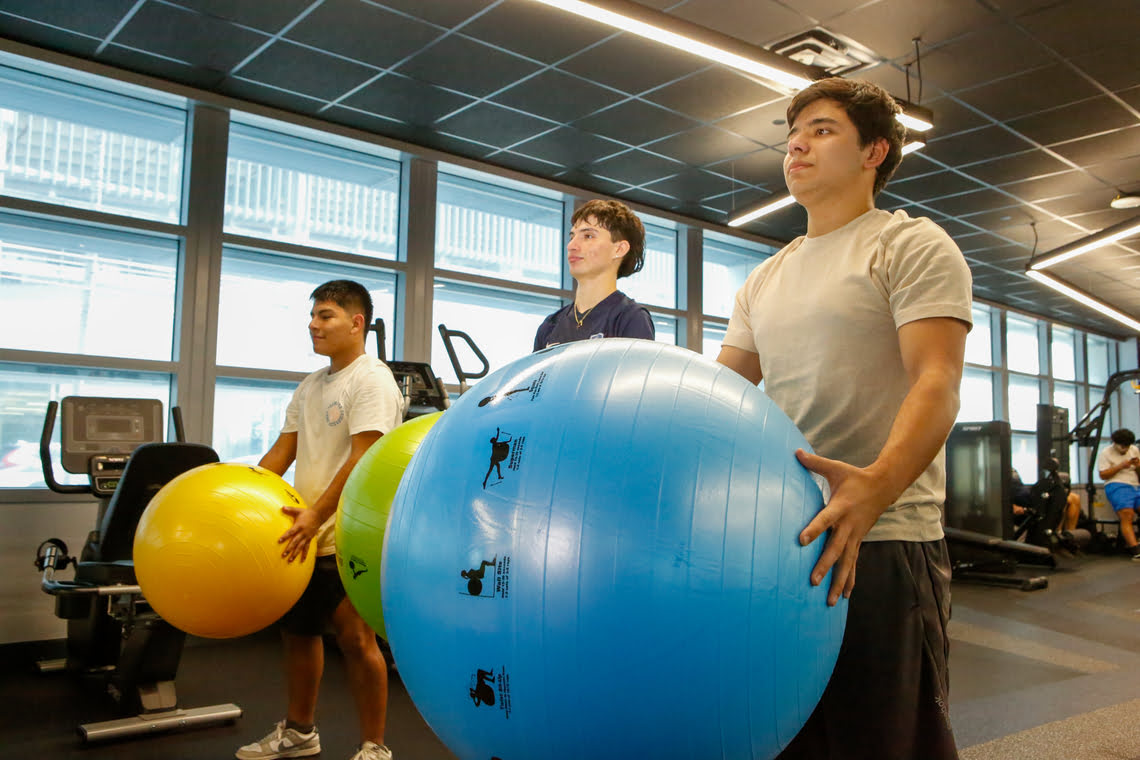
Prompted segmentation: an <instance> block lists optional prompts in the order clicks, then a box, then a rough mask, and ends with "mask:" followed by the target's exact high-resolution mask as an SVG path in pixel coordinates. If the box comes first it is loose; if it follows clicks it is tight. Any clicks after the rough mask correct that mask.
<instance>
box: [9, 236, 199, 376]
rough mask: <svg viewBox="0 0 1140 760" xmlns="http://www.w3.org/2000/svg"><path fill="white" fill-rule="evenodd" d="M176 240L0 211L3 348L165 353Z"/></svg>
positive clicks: (140, 355) (143, 355)
mask: <svg viewBox="0 0 1140 760" xmlns="http://www.w3.org/2000/svg"><path fill="white" fill-rule="evenodd" d="M177 263H178V245H177V243H176V242H175V241H174V240H171V239H164V238H158V237H151V236H144V235H137V234H133V233H128V232H116V231H113V230H108V229H103V228H93V227H82V226H78V225H73V224H65V223H62V222H53V221H48V220H42V219H34V218H31V217H21V216H16V215H13V214H0V348H8V349H23V350H28V351H52V352H58V353H68V354H85V355H95V356H114V357H121V358H130V359H155V360H161V361H169V360H170V358H171V347H172V345H173V331H174V302H175V287H174V286H175V271H176V269H177Z"/></svg>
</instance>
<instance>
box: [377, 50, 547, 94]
mask: <svg viewBox="0 0 1140 760" xmlns="http://www.w3.org/2000/svg"><path fill="white" fill-rule="evenodd" d="M538 69H539V66H538V64H535V63H532V62H530V61H527V60H525V59H523V58H519V57H518V56H515V55H511V54H509V53H504V52H501V51H499V50H496V49H495V48H491V47H487V46H486V45H481V44H479V43H477V42H472V41H471V40H469V39H467V38H466V37H459V36H456V35H451V36H449V37H444V38H443V39H442V40H440V41H439V42H437V43H436V44H434V45H432V46H431V47H429V48H427V50H425V51H423V52H421V53H419V54H418V55H416V56H415V57H414V58H412V59H411V60H409V61H406V62H404V63H402V64H400V66H399V67H398V68H397V70H398V71H399V72H400V73H401V74H406V75H407V76H410V77H412V78H413V79H419V80H422V81H424V82H431V83H432V84H436V85H439V86H441V87H447V88H450V89H453V90H459V91H460V92H465V93H467V94H468V95H474V96H476V97H484V96H486V95H490V94H491V93H492V92H495V91H497V90H501V89H502V88H504V87H509V86H510V85H511V84H512V83H513V82H516V81H517V80H519V79H522V78H523V77H525V76H527V75H528V74H533V73H534V72H535V71H537V70H538Z"/></svg>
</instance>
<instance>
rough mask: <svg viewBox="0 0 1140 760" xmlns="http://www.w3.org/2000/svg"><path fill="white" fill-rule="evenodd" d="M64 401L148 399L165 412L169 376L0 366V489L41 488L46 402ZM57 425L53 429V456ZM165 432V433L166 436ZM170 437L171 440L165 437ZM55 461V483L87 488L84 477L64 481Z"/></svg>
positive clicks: (72, 477)
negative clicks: (81, 398)
mask: <svg viewBox="0 0 1140 760" xmlns="http://www.w3.org/2000/svg"><path fill="white" fill-rule="evenodd" d="M64 396H119V397H123V398H153V399H158V400H159V401H161V402H162V405H163V409H164V410H165V411H166V412H167V413H168V415H167V418H166V422H165V423H164V430H166V429H167V427H168V426H169V424H170V423H169V419H170V418H169V409H170V376H169V375H166V374H162V373H151V372H125V371H116V370H99V369H91V368H88V367H75V368H69V367H40V366H30V365H26V364H11V363H0V488H44V487H46V486H45V484H44V477H43V470H42V468H41V465H40V452H39V441H40V434H41V432H42V431H43V427H44V416H45V414H46V412H47V405H48V402H49V401H60V400H61V399H63V397H64ZM59 431H60V423H59V420H58V418H57V420H56V425H55V436H54V440H55V441H56V444H55V446H54V447H53V451H54V453H56V454H58V452H59V448H58V442H59V435H60V432H59ZM167 432H169V431H167ZM168 437H172V436H168ZM53 459H55V460H56V461H55V464H56V467H55V473H56V479H57V480H60V481H61V482H67V483H86V482H87V478H86V476H83V475H77V476H71V477H69V478H67V479H64V475H65V474H66V473H65V471H64V470H63V468H62V467H61V466H59V461H58V458H57V457H53Z"/></svg>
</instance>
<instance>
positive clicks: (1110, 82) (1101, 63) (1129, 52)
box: [1071, 40, 1137, 90]
mask: <svg viewBox="0 0 1140 760" xmlns="http://www.w3.org/2000/svg"><path fill="white" fill-rule="evenodd" d="M1071 62H1072V64H1073V65H1074V66H1076V67H1077V68H1078V69H1080V70H1081V71H1083V72H1084V73H1086V74H1088V75H1089V76H1091V77H1092V78H1093V79H1095V80H1096V81H1098V82H1100V84H1102V85H1103V86H1104V87H1105V88H1106V89H1109V90H1119V89H1121V88H1124V87H1131V86H1133V85H1135V84H1136V68H1137V61H1136V40H1129V41H1128V42H1125V43H1124V44H1123V45H1117V46H1116V47H1102V46H1098V47H1097V49H1096V50H1095V51H1093V52H1091V53H1086V54H1084V55H1079V56H1076V57H1075V58H1073V59H1072V61H1071Z"/></svg>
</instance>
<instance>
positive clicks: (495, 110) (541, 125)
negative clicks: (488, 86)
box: [434, 103, 555, 148]
mask: <svg viewBox="0 0 1140 760" xmlns="http://www.w3.org/2000/svg"><path fill="white" fill-rule="evenodd" d="M434 126H435V128H436V129H438V130H439V131H440V132H446V133H448V134H452V135H462V136H463V137H470V138H472V139H474V140H478V141H479V142H481V143H485V144H487V145H495V146H497V147H500V148H506V147H508V146H510V145H514V144H515V143H517V142H521V141H523V140H527V139H529V138H531V137H534V136H535V135H538V134H539V133H541V132H546V131H549V130H550V129H552V128H553V127H554V126H555V125H554V124H551V123H550V122H549V121H546V120H545V119H536V118H534V117H533V116H527V115H526V114H520V113H516V112H514V111H510V110H508V109H506V108H502V107H500V106H497V105H495V104H494V103H476V104H475V105H473V106H471V107H470V108H465V109H463V110H462V111H460V112H459V113H457V114H455V115H454V116H450V117H448V118H447V119H445V120H443V121H440V122H437V123H436V124H435V125H434Z"/></svg>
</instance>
